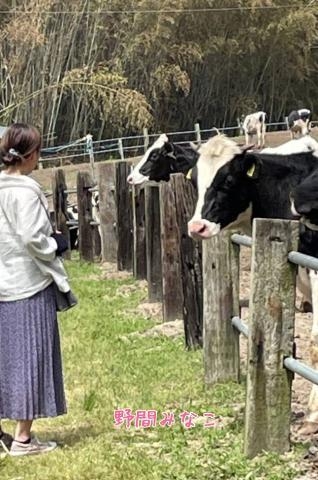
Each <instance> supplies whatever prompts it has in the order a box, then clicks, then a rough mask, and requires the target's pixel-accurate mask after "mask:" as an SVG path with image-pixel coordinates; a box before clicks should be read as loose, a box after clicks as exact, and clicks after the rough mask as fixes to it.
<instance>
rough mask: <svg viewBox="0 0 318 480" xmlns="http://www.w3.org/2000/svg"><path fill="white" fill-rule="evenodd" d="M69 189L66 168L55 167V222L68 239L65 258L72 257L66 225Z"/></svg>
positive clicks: (53, 181) (53, 175) (53, 182)
mask: <svg viewBox="0 0 318 480" xmlns="http://www.w3.org/2000/svg"><path fill="white" fill-rule="evenodd" d="M65 190H67V187H66V181H65V174H64V170H63V169H61V168H58V169H56V168H54V169H53V171H52V192H53V209H54V223H55V225H56V228H57V230H60V231H61V232H62V233H63V235H65V236H66V237H67V239H68V245H69V250H67V251H66V252H65V253H64V254H63V257H64V258H68V259H70V258H71V243H70V231H69V228H68V226H67V225H66V221H67V211H66V210H67V193H65Z"/></svg>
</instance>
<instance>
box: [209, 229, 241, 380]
mask: <svg viewBox="0 0 318 480" xmlns="http://www.w3.org/2000/svg"><path fill="white" fill-rule="evenodd" d="M231 233H233V232H230V231H228V232H221V233H220V234H219V235H217V236H215V237H213V238H211V239H209V240H205V241H204V242H203V350H204V370H205V383H206V384H207V385H212V384H214V383H217V382H225V381H229V380H232V381H235V382H237V381H238V380H239V365H240V362H239V360H240V359H239V334H238V332H237V331H236V330H235V329H234V328H233V327H232V323H231V318H232V317H233V316H236V315H238V314H239V299H238V288H239V287H238V285H239V278H238V275H239V270H238V266H237V261H238V260H237V259H238V257H237V248H236V247H235V246H233V244H232V242H231V240H230V236H231Z"/></svg>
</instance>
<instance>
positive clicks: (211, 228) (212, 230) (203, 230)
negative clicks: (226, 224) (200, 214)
mask: <svg viewBox="0 0 318 480" xmlns="http://www.w3.org/2000/svg"><path fill="white" fill-rule="evenodd" d="M220 230H221V227H220V224H219V223H213V222H209V221H208V220H193V221H190V222H189V223H188V235H189V237H191V238H193V239H195V240H206V239H207V238H211V237H213V236H214V235H217V234H218V233H219V232H220Z"/></svg>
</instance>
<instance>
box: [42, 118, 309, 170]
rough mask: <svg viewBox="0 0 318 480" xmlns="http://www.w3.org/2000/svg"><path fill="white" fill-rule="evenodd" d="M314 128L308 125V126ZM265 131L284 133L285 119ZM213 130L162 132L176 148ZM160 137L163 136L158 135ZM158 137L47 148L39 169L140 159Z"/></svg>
mask: <svg viewBox="0 0 318 480" xmlns="http://www.w3.org/2000/svg"><path fill="white" fill-rule="evenodd" d="M315 123H316V124H318V121H317V122H312V124H315ZM266 127H267V130H268V131H281V130H286V129H288V122H287V117H285V121H284V122H271V123H267V124H266ZM214 129H215V127H212V128H209V129H201V128H200V125H199V124H198V123H196V124H195V125H194V129H193V130H185V131H180V132H166V133H165V134H166V135H167V136H168V137H169V140H170V141H172V142H173V143H176V144H178V145H182V144H185V143H188V142H194V143H195V142H196V143H201V142H204V141H206V140H208V138H209V137H210V135H211V133H212V131H213V130H214ZM217 129H218V130H219V131H220V132H221V133H226V134H227V135H229V136H238V135H243V129H242V121H241V120H240V119H237V125H234V126H230V127H219V128H217ZM161 133H164V132H161ZM161 133H149V132H148V129H147V128H144V129H143V134H142V135H131V136H123V137H117V138H108V139H103V140H93V137H92V135H90V134H87V135H86V136H85V137H82V138H80V139H78V140H75V141H73V142H70V143H68V144H65V145H59V146H56V147H47V148H45V149H42V151H41V158H40V168H45V167H51V166H63V165H65V164H67V163H84V162H87V161H91V162H94V161H95V162H96V161H97V162H98V161H102V160H125V158H132V157H139V156H142V155H143V154H144V153H145V151H146V150H147V149H148V147H149V146H150V145H151V144H152V143H153V141H154V140H155V139H156V138H158V137H159V135H160V134H161Z"/></svg>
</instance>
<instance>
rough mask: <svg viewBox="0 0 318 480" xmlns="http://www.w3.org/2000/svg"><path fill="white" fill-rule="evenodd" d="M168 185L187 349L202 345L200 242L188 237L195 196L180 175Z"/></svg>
mask: <svg viewBox="0 0 318 480" xmlns="http://www.w3.org/2000/svg"><path fill="white" fill-rule="evenodd" d="M170 183H171V185H172V188H173V190H174V193H175V208H176V216H177V223H178V226H179V232H180V254H181V279H182V287H183V320H184V331H185V343H186V346H187V347H188V348H196V347H201V346H202V343H203V342H202V334H203V322H202V319H203V284H202V243H201V242H195V241H194V240H193V239H192V238H190V237H189V235H188V221H189V219H190V218H191V217H192V215H193V212H194V209H195V205H196V198H197V193H196V191H195V189H194V187H193V185H192V184H191V182H189V181H188V180H186V179H185V177H184V175H183V174H181V173H180V174H176V175H172V177H171V180H170Z"/></svg>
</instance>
